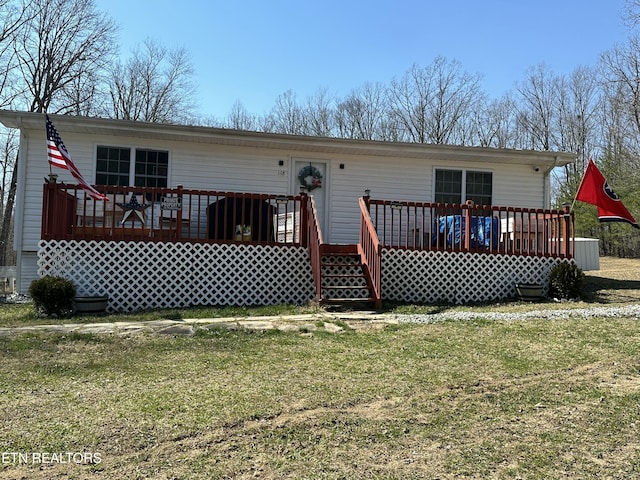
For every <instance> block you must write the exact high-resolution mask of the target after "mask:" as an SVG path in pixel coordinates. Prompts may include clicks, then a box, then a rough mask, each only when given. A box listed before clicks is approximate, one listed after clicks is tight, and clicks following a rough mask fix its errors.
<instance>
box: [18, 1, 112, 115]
mask: <svg viewBox="0 0 640 480" xmlns="http://www.w3.org/2000/svg"><path fill="white" fill-rule="evenodd" d="M31 8H33V9H34V12H35V13H34V14H33V20H31V21H30V22H28V23H27V24H26V27H27V28H25V29H24V30H23V31H22V34H21V35H20V37H19V39H18V42H17V43H16V47H15V53H16V55H17V57H18V61H19V69H20V71H21V78H22V79H23V80H24V83H25V85H26V94H25V99H24V100H25V104H27V105H29V107H28V109H29V111H32V112H46V111H49V110H50V107H53V109H54V110H55V111H65V110H68V109H69V108H72V105H70V104H69V103H68V98H65V95H63V92H64V89H65V88H67V87H68V86H69V85H70V84H72V83H73V81H74V79H76V78H78V77H82V76H89V77H91V76H93V75H95V72H97V71H100V70H102V69H103V68H105V66H106V65H107V64H108V63H109V62H110V60H111V56H112V54H113V52H114V34H115V31H116V27H115V24H114V23H113V21H111V20H110V19H109V18H108V17H107V16H106V15H105V14H103V13H101V12H99V11H98V10H96V8H95V5H94V1H93V0H33V4H32V7H31Z"/></svg>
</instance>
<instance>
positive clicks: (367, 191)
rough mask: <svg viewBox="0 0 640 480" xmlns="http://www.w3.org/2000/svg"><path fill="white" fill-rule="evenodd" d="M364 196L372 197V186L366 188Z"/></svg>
mask: <svg viewBox="0 0 640 480" xmlns="http://www.w3.org/2000/svg"><path fill="white" fill-rule="evenodd" d="M364 196H365V197H370V196H371V189H370V188H366V189H365V191H364Z"/></svg>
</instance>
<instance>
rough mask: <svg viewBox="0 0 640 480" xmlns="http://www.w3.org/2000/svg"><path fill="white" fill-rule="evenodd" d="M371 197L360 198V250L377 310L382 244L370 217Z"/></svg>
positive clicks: (379, 301) (380, 281)
mask: <svg viewBox="0 0 640 480" xmlns="http://www.w3.org/2000/svg"><path fill="white" fill-rule="evenodd" d="M368 200H369V197H364V198H360V199H359V201H358V204H359V205H360V242H359V243H358V250H359V253H360V258H361V259H362V266H363V267H364V268H365V269H366V270H367V275H368V276H369V279H370V281H371V288H372V290H373V292H372V293H373V295H374V298H375V302H376V305H375V306H376V308H380V306H381V303H382V272H381V270H382V260H381V252H380V242H379V240H378V235H377V234H376V229H375V227H374V226H373V222H372V221H371V217H370V215H369V207H368V204H367V202H368Z"/></svg>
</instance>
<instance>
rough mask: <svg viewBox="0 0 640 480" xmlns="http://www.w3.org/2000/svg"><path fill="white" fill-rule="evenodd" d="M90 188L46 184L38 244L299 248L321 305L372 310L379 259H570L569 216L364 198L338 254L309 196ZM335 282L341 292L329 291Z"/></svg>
mask: <svg viewBox="0 0 640 480" xmlns="http://www.w3.org/2000/svg"><path fill="white" fill-rule="evenodd" d="M98 188H99V190H100V191H101V192H103V193H105V194H106V195H107V196H108V197H109V201H98V202H96V201H93V200H91V199H90V198H88V197H87V196H85V194H84V192H83V191H82V190H81V189H80V187H78V186H72V185H65V184H58V183H47V184H45V185H44V195H43V215H42V231H41V237H42V239H43V240H85V241H90V240H94V241H101V240H104V241H135V242H188V243H216V244H225V243H234V244H235V243H244V244H248V245H291V246H298V247H305V248H307V249H308V252H309V259H310V263H311V271H312V273H313V283H314V285H315V292H316V300H317V301H319V302H321V303H322V302H330V301H332V300H338V299H341V300H354V301H362V300H365V301H371V302H373V303H374V304H375V305H376V306H380V303H381V298H382V289H381V278H382V271H381V256H382V252H383V251H384V250H393V249H400V250H416V251H439V252H465V253H474V254H482V255H486V254H493V255H509V256H528V257H551V258H560V259H564V258H567V259H570V258H572V257H573V252H574V237H573V232H574V228H573V227H574V225H573V222H574V218H573V214H572V212H570V211H569V210H568V209H566V210H547V209H526V208H515V207H501V206H476V205H473V204H471V203H468V204H465V205H457V204H439V203H428V202H398V201H391V200H377V199H372V198H370V197H367V196H365V197H362V198H360V200H359V207H360V228H359V241H358V243H357V244H356V245H352V246H349V247H344V248H348V249H349V251H348V252H347V253H345V252H342V251H341V250H340V247H339V246H331V245H327V244H325V243H324V242H323V237H322V231H321V230H320V227H319V222H318V218H317V212H316V209H315V205H314V202H313V197H309V196H307V195H306V194H300V195H270V194H255V193H239V192H218V191H202V190H190V189H185V188H183V187H177V188H175V189H168V188H142V187H111V186H109V187H98ZM352 255H353V256H357V257H358V262H357V265H355V266H354V265H352V264H351V260H348V259H346V257H348V256H352ZM339 256H341V257H342V258H341V259H340V260H339V262H342V263H341V265H340V268H342V269H343V271H338V272H336V268H337V267H336V268H334V269H333V270H331V271H330V273H326V267H327V265H328V264H331V262H332V261H331V260H327V259H326V257H332V258H334V259H335V258H338V257H339ZM347 264H349V265H347ZM333 266H334V267H335V265H333ZM347 269H352V270H353V271H351V270H349V271H346V270H347ZM356 270H357V271H358V273H357V274H356V273H354V272H355V271H356ZM323 272H325V273H323ZM359 272H362V273H359ZM356 276H358V277H360V276H362V282H361V283H357V284H356V283H354V282H355V280H354V279H355V277H356ZM340 280H344V281H345V284H344V285H341V284H339V283H336V282H339V281H340ZM347 282H350V283H347ZM365 289H366V292H364V294H363V295H359V294H358V295H355V296H354V295H351V296H350V297H341V294H340V293H336V292H343V291H347V292H353V291H357V290H363V291H364V290H365ZM328 292H330V293H328Z"/></svg>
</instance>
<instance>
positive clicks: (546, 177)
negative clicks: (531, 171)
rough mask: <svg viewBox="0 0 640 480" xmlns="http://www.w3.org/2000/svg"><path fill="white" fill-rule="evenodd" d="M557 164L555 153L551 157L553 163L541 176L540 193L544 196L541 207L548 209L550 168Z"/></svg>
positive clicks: (549, 200)
mask: <svg viewBox="0 0 640 480" xmlns="http://www.w3.org/2000/svg"><path fill="white" fill-rule="evenodd" d="M557 166H558V156H557V155H555V156H554V157H553V165H551V166H550V167H549V168H547V169H546V170H545V171H544V175H543V176H542V182H543V185H542V192H543V193H542V195H543V198H544V201H543V204H544V205H543V206H542V208H545V209H549V208H551V170H553V169H554V168H556V167H557Z"/></svg>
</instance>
